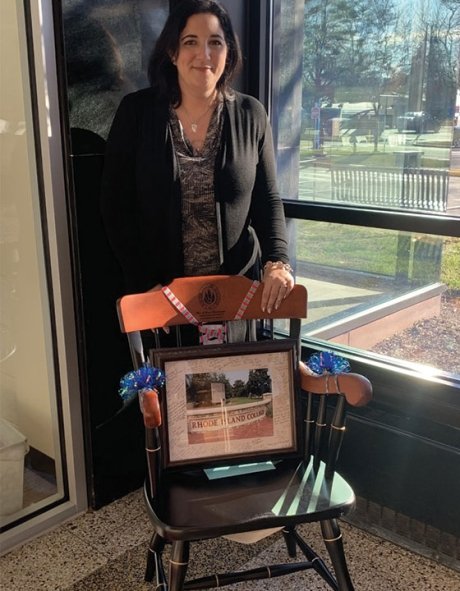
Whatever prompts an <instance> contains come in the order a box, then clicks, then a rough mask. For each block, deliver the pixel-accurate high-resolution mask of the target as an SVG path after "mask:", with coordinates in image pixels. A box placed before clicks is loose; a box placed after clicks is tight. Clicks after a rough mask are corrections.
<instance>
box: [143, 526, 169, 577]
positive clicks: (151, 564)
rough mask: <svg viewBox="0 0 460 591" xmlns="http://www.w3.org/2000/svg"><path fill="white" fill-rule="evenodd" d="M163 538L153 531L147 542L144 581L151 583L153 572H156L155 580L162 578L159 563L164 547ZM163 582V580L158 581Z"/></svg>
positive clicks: (162, 574)
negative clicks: (148, 542)
mask: <svg viewBox="0 0 460 591" xmlns="http://www.w3.org/2000/svg"><path fill="white" fill-rule="evenodd" d="M165 544H166V542H165V540H164V539H163V538H162V537H161V536H160V535H159V534H157V533H154V534H153V536H152V538H151V540H150V544H149V548H148V551H147V565H146V568H145V577H144V579H145V581H146V582H147V583H151V582H152V581H153V577H154V576H155V573H156V574H157V580H158V579H159V578H160V579H161V578H163V579H164V573H163V565H162V563H161V554H162V552H163V550H164V547H165ZM160 582H164V580H163V581H159V580H158V583H160Z"/></svg>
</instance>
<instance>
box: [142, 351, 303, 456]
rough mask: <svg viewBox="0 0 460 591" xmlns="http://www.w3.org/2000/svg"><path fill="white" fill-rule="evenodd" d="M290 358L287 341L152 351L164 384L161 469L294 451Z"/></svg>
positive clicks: (293, 397) (294, 437)
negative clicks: (164, 380)
mask: <svg viewBox="0 0 460 591" xmlns="http://www.w3.org/2000/svg"><path fill="white" fill-rule="evenodd" d="M294 358H295V343H294V342H293V341H288V340H284V341H269V342H261V343H245V344H239V345H220V346H206V347H203V346H199V347H190V348H187V349H182V348H178V349H160V350H156V351H153V363H154V364H155V365H156V366H157V367H161V369H162V370H163V371H164V373H165V379H166V383H165V387H164V391H163V396H162V412H163V416H164V424H165V426H164V438H165V443H166V448H167V454H165V456H166V458H165V459H166V465H167V466H178V465H183V464H189V463H190V464H196V463H201V464H212V463H215V462H218V463H222V462H223V463H225V461H228V462H231V463H234V462H235V461H238V460H239V459H242V460H244V459H245V458H248V457H250V458H254V457H257V458H262V457H264V458H270V459H272V458H274V457H277V456H279V455H287V454H293V453H295V452H296V450H297V429H296V423H295V404H296V399H295V389H296V386H295V384H296V379H295V373H294ZM164 451H165V450H164Z"/></svg>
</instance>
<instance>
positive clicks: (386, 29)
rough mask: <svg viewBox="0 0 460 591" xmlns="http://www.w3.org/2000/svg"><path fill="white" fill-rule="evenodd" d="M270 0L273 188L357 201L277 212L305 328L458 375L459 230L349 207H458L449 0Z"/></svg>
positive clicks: (454, 30) (458, 126) (459, 159)
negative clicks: (303, 305) (345, 212)
mask: <svg viewBox="0 0 460 591" xmlns="http://www.w3.org/2000/svg"><path fill="white" fill-rule="evenodd" d="M273 6H274V22H275V27H274V33H273V35H274V37H273V39H274V44H273V47H274V52H273V69H272V81H273V84H272V104H271V107H272V108H271V117H272V121H273V128H274V138H275V145H276V153H277V165H278V178H279V184H280V191H281V195H282V197H283V198H285V199H295V200H299V201H301V202H302V201H303V202H305V203H307V202H309V203H312V202H313V203H325V204H327V205H338V206H343V205H346V206H348V205H351V206H353V207H357V208H358V211H356V225H354V226H350V225H340V224H332V223H327V222H326V221H301V220H294V219H291V220H289V231H290V245H291V261H292V263H293V265H294V266H295V270H296V280H297V281H298V282H300V283H304V284H305V285H306V287H307V289H308V293H309V306H308V314H309V316H308V319H307V320H306V322H305V323H304V326H303V334H304V336H309V337H310V338H311V337H315V338H318V339H323V340H325V341H329V342H335V343H340V344H344V345H347V346H350V347H354V348H357V349H362V350H367V351H372V352H375V353H378V354H380V355H384V356H387V357H391V358H394V359H398V360H402V361H404V362H413V363H419V364H423V366H424V367H427V366H429V367H431V368H434V369H436V370H442V371H445V372H448V373H451V374H455V375H459V374H460V366H459V361H458V354H457V352H456V351H457V349H458V335H459V333H460V310H459V308H460V306H459V295H460V274H459V269H460V242H459V240H458V239H457V238H449V237H444V236H442V235H441V236H436V235H429V234H420V233H415V232H412V233H411V232H403V231H396V230H386V229H378V228H373V227H366V226H363V225H360V216H359V207H365V208H375V209H381V210H387V211H390V212H394V213H395V214H396V213H399V212H400V211H404V212H405V213H414V214H419V213H429V214H435V215H436V217H437V218H438V220H437V221H439V218H441V220H442V216H444V215H449V216H460V113H459V110H460V92H459V56H460V4H459V3H458V1H456V0H455V1H454V0H431V1H430V2H426V1H425V0H412V1H407V0H376V1H374V2H368V1H367V0H275V1H274V4H273ZM324 212H325V213H324V215H327V213H326V209H325V210H324ZM414 219H415V218H414ZM395 220H397V218H396V217H395ZM414 227H415V226H414ZM425 231H426V230H425ZM436 231H439V224H438V226H437V230H436ZM440 231H441V232H442V229H441V230H440Z"/></svg>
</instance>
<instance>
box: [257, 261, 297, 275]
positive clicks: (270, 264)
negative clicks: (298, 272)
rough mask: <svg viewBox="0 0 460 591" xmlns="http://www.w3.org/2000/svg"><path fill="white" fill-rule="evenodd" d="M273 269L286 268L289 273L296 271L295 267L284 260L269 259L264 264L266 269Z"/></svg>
mask: <svg viewBox="0 0 460 591" xmlns="http://www.w3.org/2000/svg"><path fill="white" fill-rule="evenodd" d="M272 269H284V270H285V271H287V272H288V273H294V269H293V268H292V267H291V265H290V264H289V263H283V261H267V262H266V263H265V265H264V273H265V271H271V270H272Z"/></svg>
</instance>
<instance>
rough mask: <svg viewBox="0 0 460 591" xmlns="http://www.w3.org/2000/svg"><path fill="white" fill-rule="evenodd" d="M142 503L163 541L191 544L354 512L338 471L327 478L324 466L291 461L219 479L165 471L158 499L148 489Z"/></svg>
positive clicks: (348, 490) (349, 491) (348, 489)
mask: <svg viewBox="0 0 460 591" xmlns="http://www.w3.org/2000/svg"><path fill="white" fill-rule="evenodd" d="M145 500H146V505H147V510H148V512H149V515H150V519H151V520H152V522H153V524H154V525H155V528H156V531H157V532H158V533H159V534H160V535H161V536H162V537H163V538H165V539H166V540H170V541H173V540H189V541H190V540H194V539H203V538H211V537H216V536H222V535H228V534H234V533H241V532H246V531H252V530H256V529H266V528H272V527H280V526H289V525H295V524H298V523H308V522H313V521H318V520H323V519H324V520H325V519H333V518H336V517H340V516H342V515H344V514H346V513H348V512H349V511H350V510H351V509H352V508H353V506H354V503H355V495H354V493H353V490H352V488H351V487H350V486H349V484H348V483H347V482H346V481H345V480H344V479H343V478H342V477H341V476H340V475H339V474H338V473H337V472H335V473H334V475H333V478H327V477H326V476H325V465H324V463H323V462H320V464H319V465H318V466H317V467H316V466H315V465H314V463H313V460H310V462H299V460H298V459H297V460H292V459H290V460H283V461H280V462H278V463H277V464H276V465H275V469H273V470H269V471H266V472H255V473H252V474H245V475H240V476H232V477H230V478H222V479H218V480H209V479H208V477H207V476H206V474H205V473H204V472H203V470H193V471H189V472H169V473H163V475H162V482H161V493H160V496H159V498H157V499H152V498H151V497H150V496H149V493H148V487H147V486H146V487H145ZM263 507H270V509H269V511H266V512H261V508H263Z"/></svg>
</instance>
